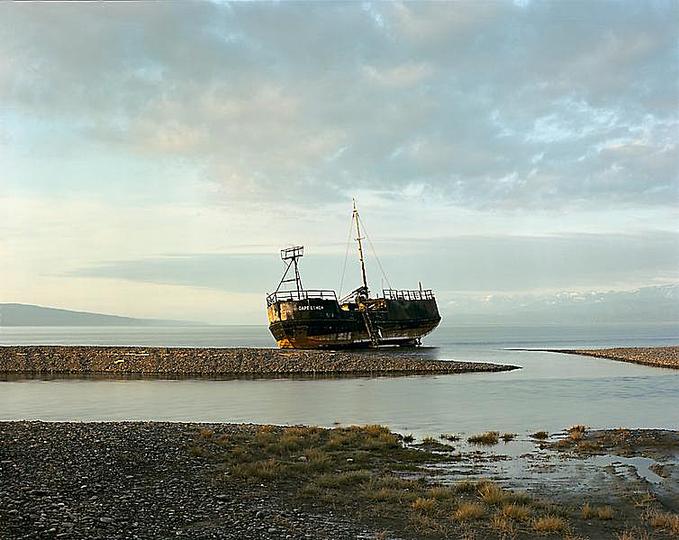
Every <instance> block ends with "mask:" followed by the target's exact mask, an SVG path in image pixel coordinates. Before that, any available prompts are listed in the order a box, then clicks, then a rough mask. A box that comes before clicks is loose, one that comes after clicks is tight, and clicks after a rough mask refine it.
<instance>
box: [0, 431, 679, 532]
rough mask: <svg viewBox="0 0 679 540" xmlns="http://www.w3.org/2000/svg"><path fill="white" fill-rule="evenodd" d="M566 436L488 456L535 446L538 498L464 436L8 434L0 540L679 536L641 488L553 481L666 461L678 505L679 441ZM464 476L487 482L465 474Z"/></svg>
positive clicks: (644, 434)
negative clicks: (599, 458)
mask: <svg viewBox="0 0 679 540" xmlns="http://www.w3.org/2000/svg"><path fill="white" fill-rule="evenodd" d="M568 433H570V435H569V436H567V439H555V440H554V441H553V443H547V442H542V441H539V440H535V441H532V442H531V441H527V440H524V441H514V440H513V439H510V440H509V441H508V442H505V443H502V442H499V443H498V442H497V441H496V442H494V443H491V444H495V445H498V444H499V446H498V449H499V450H500V451H502V448H507V450H506V451H509V448H511V447H512V446H513V445H517V444H518V445H525V444H530V445H532V446H533V450H532V451H531V453H532V454H536V458H535V459H536V463H542V467H541V471H542V472H540V473H538V474H542V475H544V478H542V480H541V481H540V483H539V484H536V485H535V486H534V488H533V489H531V490H529V491H525V490H524V488H522V487H520V486H519V487H518V489H516V488H512V487H508V486H507V479H504V480H503V479H502V478H499V479H496V480H490V478H491V477H492V478H495V476H494V475H492V473H489V472H488V468H487V467H489V466H491V465H492V463H494V462H496V461H497V458H499V457H500V456H499V455H497V454H492V453H489V452H490V451H489V450H486V449H487V448H489V447H488V446H484V445H481V444H476V445H472V447H470V445H469V444H467V443H465V442H464V441H462V440H459V439H457V438H455V437H452V436H451V435H446V436H442V437H441V438H439V439H434V438H431V437H426V438H424V439H422V440H421V441H413V440H412V439H409V438H408V437H407V436H402V435H398V434H396V433H393V432H391V431H390V430H388V429H387V428H384V427H382V426H375V425H373V426H350V427H337V428H333V429H324V428H317V427H308V426H272V425H257V424H229V423H178V422H173V423H169V422H38V421H16V422H0V479H2V482H0V536H3V535H6V536H8V537H10V538H34V537H39V538H68V539H71V538H72V539H81V538H82V539H85V538H88V539H89V538H92V539H102V540H103V539H105V538H106V539H109V538H156V537H162V538H169V537H173V538H175V537H177V538H190V539H196V540H198V539H200V540H202V539H207V538H215V537H219V538H225V539H233V540H236V539H243V540H250V539H252V540H254V539H263V540H274V539H283V538H286V539H292V540H298V539H299V540H302V539H307V538H314V539H326V540H330V539H333V540H344V539H350V538H351V539H355V538H364V539H375V540H377V539H387V538H389V539H395V538H398V539H405V540H415V539H421V538H425V537H426V538H435V539H443V538H484V539H485V538H487V539H494V540H495V539H497V540H499V539H502V538H508V537H511V538H516V539H525V540H528V539H531V538H535V537H537V536H542V535H558V537H559V538H566V537H573V538H575V537H578V538H582V537H586V538H602V539H611V540H614V539H619V538H625V539H627V538H642V537H643V538H658V539H661V538H662V539H665V538H671V537H673V535H675V534H677V532H679V515H677V514H676V513H674V512H673V511H672V510H671V508H670V507H668V505H667V503H666V502H664V501H663V500H662V498H661V499H659V498H658V497H656V496H654V495H653V494H652V492H651V491H649V490H648V484H647V483H646V482H645V481H644V480H643V479H641V478H639V477H638V476H636V475H634V474H621V470H610V467H602V466H593V465H592V464H591V463H589V464H588V465H586V466H585V468H584V469H583V470H585V471H588V472H586V474H587V477H586V478H583V479H582V481H581V482H569V483H566V484H563V483H556V484H555V483H554V481H553V477H552V475H551V473H550V472H549V467H548V464H553V465H551V466H556V464H557V463H560V462H561V458H560V457H559V456H561V455H563V454H564V453H568V454H572V459H575V460H578V461H582V463H583V464H587V463H588V460H590V459H591V458H590V456H591V455H592V454H599V453H604V452H606V453H610V454H611V455H615V454H620V453H621V452H623V451H624V450H625V449H627V450H628V452H629V453H630V454H631V455H644V456H645V455H648V456H651V457H653V458H654V459H656V460H658V465H660V466H661V467H660V468H657V469H656V470H657V471H658V473H659V474H660V475H661V477H662V482H663V485H665V487H666V488H667V490H668V491H667V497H668V499H667V502H669V503H672V502H676V501H677V496H678V490H677V478H678V474H679V465H677V464H676V460H675V459H674V458H671V459H670V457H668V456H673V455H674V452H675V451H676V450H677V448H679V432H669V431H663V432H660V431H659V430H633V431H631V432H626V431H621V430H601V431H596V432H592V433H591V434H590V433H589V432H588V431H586V429H585V428H583V431H582V432H580V431H573V429H571V430H569V431H568ZM574 433H575V434H577V435H578V436H577V437H576V436H575V435H574ZM471 439H472V438H471V437H470V438H469V439H467V440H468V441H469V440H471ZM560 440H566V441H567V443H568V444H562V443H559V441H560ZM640 443H642V444H640ZM503 445H504V446H503ZM552 445H553V446H555V448H554V449H553V450H552V449H549V448H547V447H549V446H552ZM509 453H510V454H511V451H510V452H509ZM623 453H624V452H623ZM494 456H495V457H494ZM46 463H47V464H49V466H45V464H46ZM465 465H466V466H469V467H472V468H473V469H474V470H475V471H476V472H475V473H474V474H472V475H471V476H469V475H465V473H462V474H459V473H456V471H458V472H459V468H460V467H461V466H465ZM578 470H581V468H578ZM546 485H549V486H551V488H552V492H551V493H549V494H546V493H545V490H544V486H546ZM583 486H587V487H586V488H584V487H583ZM675 512H676V511H675ZM624 534H627V536H622V535H624Z"/></svg>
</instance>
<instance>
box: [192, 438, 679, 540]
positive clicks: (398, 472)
mask: <svg viewBox="0 0 679 540" xmlns="http://www.w3.org/2000/svg"><path fill="white" fill-rule="evenodd" d="M585 432H586V429H585V428H584V427H582V426H574V427H573V428H571V430H569V434H570V436H569V439H568V440H571V441H572V442H573V444H578V443H579V442H582V441H581V438H580V436H579V435H573V434H578V433H581V434H584V433H585ZM499 438H500V434H499V432H494V431H489V432H486V433H483V434H480V435H477V436H474V437H470V438H469V440H470V442H476V444H496V443H497V441H498V440H499ZM403 439H404V438H403V437H401V436H399V435H397V434H394V433H392V432H390V431H389V430H388V429H387V428H385V427H382V426H377V425H370V426H362V427H342V428H335V429H321V428H315V427H286V428H284V427H273V426H260V427H258V428H253V429H252V430H250V431H247V430H245V431H243V432H242V433H239V434H237V435H230V436H220V435H219V434H217V433H213V432H211V431H209V430H201V431H200V432H199V433H197V435H196V439H195V444H194V446H192V447H191V448H190V452H191V454H192V455H194V456H197V457H200V458H203V459H209V460H212V461H214V462H216V463H217V465H218V467H217V469H218V470H219V471H220V473H219V475H218V476H217V478H216V479H215V480H216V481H217V482H219V477H220V476H221V477H224V476H225V475H226V477H229V478H232V479H236V480H239V481H243V482H251V483H254V484H255V485H258V486H262V488H263V489H268V488H270V489H275V490H276V491H277V492H279V493H285V494H286V496H287V497H289V500H290V504H291V505H298V506H299V505H301V506H302V507H304V508H307V509H309V510H312V511H317V512H324V511H328V510H330V509H332V511H333V512H338V513H340V514H343V515H345V516H347V517H348V518H349V519H351V520H353V521H356V522H360V523H364V524H366V526H369V527H371V528H373V529H374V530H378V531H385V532H384V533H383V536H384V537H385V538H391V537H392V533H393V536H397V537H402V538H418V539H419V538H448V537H451V538H459V537H463V538H464V537H469V538H472V537H473V538H489V539H490V538H535V537H537V536H543V535H545V536H549V535H557V537H559V538H573V539H574V538H582V536H581V533H582V530H583V527H590V528H591V527H595V528H597V530H599V531H601V530H605V531H607V534H606V536H603V537H606V538H616V537H617V538H622V539H624V540H627V539H629V538H644V537H643V536H640V535H641V534H646V533H647V532H648V531H651V532H652V531H656V532H659V533H660V534H661V535H662V534H666V535H672V534H676V533H677V532H678V531H679V517H677V516H676V515H674V514H667V513H663V512H658V511H654V512H652V511H650V510H648V508H650V506H649V505H648V504H647V502H645V503H644V504H643V508H640V509H639V512H638V514H639V515H638V516H636V517H635V519H636V522H634V521H630V520H629V519H627V520H626V521H625V522H624V523H623V522H622V520H621V519H618V518H619V517H621V518H622V516H619V514H618V511H617V509H616V510H615V511H614V510H613V508H612V507H611V506H606V505H603V506H596V505H592V504H590V503H589V502H587V503H585V504H584V505H582V504H581V505H578V506H575V505H574V506H572V507H569V506H567V505H558V504H551V503H549V502H547V501H543V500H539V499H534V498H532V497H530V496H528V495H527V494H525V493H519V492H516V491H512V490H508V489H505V488H504V487H502V486H501V485H500V484H498V483H495V482H492V481H489V480H471V479H470V480H463V481H459V482H457V483H454V484H452V485H441V484H437V483H434V482H432V477H431V475H430V474H429V473H428V471H427V470H426V469H425V468H424V466H425V465H426V464H430V463H433V462H441V461H445V460H450V459H451V455H450V452H449V453H448V454H445V453H442V452H432V451H431V450H432V449H436V447H437V446H438V445H441V443H440V442H438V441H437V440H436V439H433V438H426V439H424V440H423V444H421V445H418V448H413V447H408V446H405V445H404V440H403ZM446 439H447V437H446ZM472 439H473V440H472ZM493 441H495V442H493ZM442 446H447V445H442ZM447 448H448V449H449V450H452V448H451V447H450V446H447ZM642 512H644V513H643V519H642ZM627 517H629V516H627ZM631 527H636V528H631ZM588 530H589V529H588ZM660 537H661V538H664V537H663V536H660Z"/></svg>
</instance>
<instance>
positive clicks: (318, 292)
mask: <svg viewBox="0 0 679 540" xmlns="http://www.w3.org/2000/svg"><path fill="white" fill-rule="evenodd" d="M310 298H320V299H323V300H335V302H336V301H337V294H335V291H332V290H329V289H307V290H304V291H278V292H275V293H271V294H270V295H268V296H267V297H266V305H267V306H270V305H271V304H275V303H276V302H291V301H298V300H308V299H310Z"/></svg>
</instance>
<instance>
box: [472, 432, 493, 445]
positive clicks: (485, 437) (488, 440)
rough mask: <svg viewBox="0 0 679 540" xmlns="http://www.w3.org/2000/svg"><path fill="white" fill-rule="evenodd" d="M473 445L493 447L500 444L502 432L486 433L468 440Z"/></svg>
mask: <svg viewBox="0 0 679 540" xmlns="http://www.w3.org/2000/svg"><path fill="white" fill-rule="evenodd" d="M467 441H468V442H470V443H471V444H482V445H486V446H492V445H495V444H497V443H498V442H500V432H499V431H486V432H485V433H481V434H479V435H472V436H471V437H469V438H468V439H467Z"/></svg>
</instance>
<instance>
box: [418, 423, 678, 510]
mask: <svg viewBox="0 0 679 540" xmlns="http://www.w3.org/2000/svg"><path fill="white" fill-rule="evenodd" d="M552 440H553V439H552ZM451 446H453V447H454V450H453V451H452V453H453V454H454V455H456V456H461V458H460V459H459V460H457V459H456V461H454V462H453V463H447V464H446V463H444V464H432V465H431V466H430V467H429V468H430V470H431V471H432V472H433V473H434V474H435V475H436V478H437V480H438V481H439V482H441V483H443V484H453V483H455V482H458V481H460V480H464V479H472V480H474V479H481V478H490V479H492V480H494V481H496V482H498V483H500V484H502V485H503V486H505V487H507V488H510V489H514V490H518V491H524V492H527V493H529V494H532V495H535V496H543V497H554V498H557V499H563V498H564V496H565V497H569V496H570V497H578V496H583V495H586V496H587V497H589V498H595V499H596V498H600V499H602V500H610V499H612V498H615V497H622V496H625V495H628V494H630V493H634V492H637V493H643V492H645V491H648V490H650V491H652V492H654V493H656V494H657V495H661V494H663V495H669V496H670V497H671V498H675V497H676V495H677V493H679V487H678V486H677V483H676V482H675V481H674V480H672V479H665V478H662V477H661V476H659V475H658V474H657V473H655V472H654V471H653V470H651V467H653V466H654V465H656V464H657V463H658V462H656V461H655V460H654V459H651V458H647V457H640V456H637V457H624V456H618V455H611V454H607V455H595V456H589V457H584V458H583V457H578V456H574V455H572V454H568V453H565V452H559V451H554V450H551V449H547V448H544V449H543V448H540V446H539V445H538V444H536V441H535V440H534V439H531V438H527V437H522V438H519V437H517V439H515V440H513V441H511V442H509V443H502V442H500V443H499V444H497V445H495V446H488V447H484V446H477V445H472V444H469V443H468V442H467V441H466V437H465V436H464V435H462V438H461V440H460V441H456V442H454V443H452V445H451ZM671 464H679V460H678V461H676V462H675V461H672V462H671ZM663 465H668V464H667V463H663Z"/></svg>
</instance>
